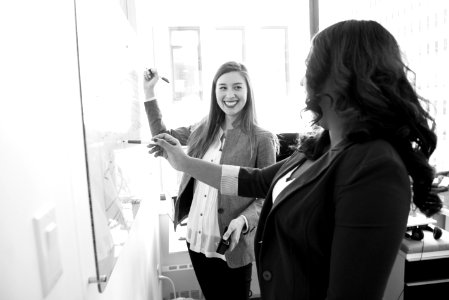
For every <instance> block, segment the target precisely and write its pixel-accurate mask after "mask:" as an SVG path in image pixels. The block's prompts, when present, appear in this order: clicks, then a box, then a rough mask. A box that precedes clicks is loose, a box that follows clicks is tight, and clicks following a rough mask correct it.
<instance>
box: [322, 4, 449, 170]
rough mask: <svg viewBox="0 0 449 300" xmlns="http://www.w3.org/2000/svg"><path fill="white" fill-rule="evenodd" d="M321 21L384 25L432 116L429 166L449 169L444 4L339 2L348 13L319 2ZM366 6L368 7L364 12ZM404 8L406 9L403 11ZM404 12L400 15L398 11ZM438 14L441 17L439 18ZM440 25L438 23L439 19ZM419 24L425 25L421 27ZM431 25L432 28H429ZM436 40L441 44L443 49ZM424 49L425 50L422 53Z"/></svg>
mask: <svg viewBox="0 0 449 300" xmlns="http://www.w3.org/2000/svg"><path fill="white" fill-rule="evenodd" d="M366 2H368V3H366ZM320 4H321V6H320V22H322V23H324V22H326V24H323V26H322V28H324V27H326V26H328V25H330V24H333V23H335V22H337V21H339V20H343V19H350V18H355V19H372V20H376V21H378V22H379V23H381V24H382V25H383V26H385V27H386V28H387V29H388V30H389V31H390V32H391V33H392V34H393V35H394V36H395V38H396V39H397V41H398V43H399V46H400V47H401V50H402V51H403V52H404V54H405V56H406V58H407V61H408V64H409V67H410V68H411V69H412V70H413V71H415V72H416V88H417V92H418V94H420V95H421V96H423V97H425V98H426V99H429V101H430V102H431V105H432V107H431V113H432V115H433V116H434V118H435V120H436V123H437V128H436V133H437V135H438V145H437V149H436V150H435V152H434V154H433V155H432V157H431V160H430V161H431V164H433V165H435V166H436V168H437V171H443V170H449V156H448V155H447V153H449V139H448V136H447V133H448V131H449V117H448V114H447V108H446V107H447V102H448V101H449V99H448V98H449V83H448V82H447V80H445V78H447V74H446V72H447V70H448V69H449V53H448V50H447V39H448V37H449V31H448V30H447V25H446V23H447V9H448V8H449V2H447V1H420V0H398V1H394V2H392V1H387V0H370V1H354V0H346V1H344V0H343V1H338V5H340V6H344V7H351V8H352V9H351V10H350V11H343V10H337V9H332V7H333V6H334V8H335V5H337V4H335V1H332V0H321V1H320ZM365 7H369V9H366V8H365ZM404 8H405V10H404ZM401 11H402V12H403V13H400V14H399V12H401ZM385 12H392V13H393V14H396V13H398V14H397V16H396V17H395V18H386V17H385V15H386V14H385ZM438 15H440V16H438ZM441 19H442V20H443V22H441V21H440V22H438V20H441ZM422 23H424V24H425V26H422ZM431 24H432V25H433V26H431ZM404 26H405V27H406V28H410V29H411V28H413V27H417V28H418V32H416V31H412V30H401V28H404ZM439 41H443V46H441V43H440V42H439ZM421 48H422V49H424V51H422V50H421Z"/></svg>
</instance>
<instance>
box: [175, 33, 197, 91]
mask: <svg viewBox="0 0 449 300" xmlns="http://www.w3.org/2000/svg"><path fill="white" fill-rule="evenodd" d="M170 46H171V52H172V65H173V78H174V82H173V93H174V99H175V100H199V99H201V80H200V78H201V77H200V73H201V61H200V44H199V29H171V30H170Z"/></svg>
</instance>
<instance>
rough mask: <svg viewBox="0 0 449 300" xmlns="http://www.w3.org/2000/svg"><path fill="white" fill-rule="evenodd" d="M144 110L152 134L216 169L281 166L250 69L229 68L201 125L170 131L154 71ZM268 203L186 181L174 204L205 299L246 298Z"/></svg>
mask: <svg viewBox="0 0 449 300" xmlns="http://www.w3.org/2000/svg"><path fill="white" fill-rule="evenodd" d="M144 77H145V81H144V88H145V96H146V100H147V101H146V102H145V109H146V112H147V116H148V121H149V123H150V128H151V133H152V134H153V136H154V135H157V134H160V133H170V134H171V135H173V136H175V137H176V138H177V139H179V141H180V142H181V143H182V144H183V145H187V147H188V149H187V154H188V155H189V156H190V157H194V158H198V159H201V160H204V161H208V162H212V163H214V164H217V166H218V165H219V164H231V165H237V166H245V167H266V166H269V165H271V164H273V163H274V162H275V157H276V145H277V142H276V136H275V135H273V134H271V133H269V132H268V131H266V130H263V129H262V128H260V127H259V126H258V125H257V122H256V115H255V110H254V95H253V91H252V88H251V82H250V79H249V76H248V71H247V69H246V67H245V66H244V65H242V64H240V63H237V62H227V63H225V64H223V65H222V66H221V67H220V68H219V69H218V71H217V73H216V74H215V76H214V78H213V81H212V94H211V101H210V110H209V114H208V116H206V117H205V118H204V119H203V120H202V121H200V122H199V123H198V124H194V125H192V126H188V127H181V128H177V129H171V130H167V128H166V126H165V124H164V123H163V122H162V115H161V112H160V110H159V106H158V104H157V100H155V97H154V86H155V84H156V82H157V80H158V79H159V76H158V74H157V71H156V70H153V69H151V70H150V71H146V72H145V74H144ZM262 203H263V199H262V198H254V197H238V196H226V195H221V194H219V193H218V191H217V189H214V188H211V187H210V186H208V185H206V184H204V183H202V182H199V181H196V180H195V179H194V178H192V177H191V176H190V175H188V174H187V173H185V174H183V177H182V179H181V183H180V187H179V192H178V196H177V198H176V202H175V219H174V223H175V229H176V226H177V225H179V224H180V223H181V222H182V221H183V220H184V219H186V218H187V217H188V222H187V236H186V239H187V246H188V250H189V255H190V259H191V261H192V265H193V268H194V270H195V274H196V276H197V279H198V282H199V284H200V287H201V290H202V292H203V294H204V295H205V297H206V299H212V300H213V299H217V300H220V299H223V300H224V299H226V300H228V299H236V300H239V299H242V300H244V299H248V298H249V294H250V283H251V273H252V262H253V261H254V259H255V257H254V246H253V245H254V234H255V231H254V229H255V227H256V226H257V224H258V220H259V214H260V210H261V207H262ZM226 228H229V229H231V230H232V231H233V234H232V237H231V239H232V240H233V241H234V244H233V247H232V248H231V249H229V250H228V251H226V252H225V253H217V247H218V245H219V242H220V240H221V236H222V234H223V233H224V232H225V231H226Z"/></svg>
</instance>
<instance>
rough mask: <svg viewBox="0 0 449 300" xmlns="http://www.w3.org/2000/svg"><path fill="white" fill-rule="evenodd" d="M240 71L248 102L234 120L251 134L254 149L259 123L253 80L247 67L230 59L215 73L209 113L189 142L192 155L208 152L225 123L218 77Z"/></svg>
mask: <svg viewBox="0 0 449 300" xmlns="http://www.w3.org/2000/svg"><path fill="white" fill-rule="evenodd" d="M230 72H239V73H240V75H242V76H243V78H244V79H245V83H246V87H247V91H248V93H247V95H246V104H245V106H244V107H243V109H242V110H241V111H240V113H239V115H238V117H237V119H236V120H235V121H234V124H233V126H234V127H236V126H237V127H239V128H240V129H241V130H242V131H243V132H244V133H246V134H248V135H249V136H250V142H251V149H253V141H254V128H255V126H256V125H257V118H256V111H255V108H254V94H253V89H252V87H251V82H250V79H249V75H248V70H247V69H246V67H245V66H244V65H243V64H241V63H238V62H234V61H230V62H226V63H224V64H223V65H221V66H220V68H219V69H218V70H217V72H216V73H215V76H214V79H213V80H212V90H211V101H210V109H209V114H208V116H207V117H205V118H204V119H203V120H202V121H201V122H200V124H199V126H198V127H197V128H196V129H195V131H194V132H193V133H192V135H191V136H190V139H189V141H188V143H187V145H188V150H187V154H188V155H190V156H192V157H197V158H201V157H203V156H204V154H205V153H206V151H207V149H209V147H210V145H211V144H212V142H213V140H214V137H215V136H216V135H217V133H218V132H219V130H220V126H221V125H222V124H223V122H224V121H225V118H226V114H225V113H224V112H223V110H222V109H221V108H220V107H219V106H218V103H217V95H216V93H215V88H216V86H217V81H218V79H219V78H220V77H221V76H222V75H223V74H226V73H230Z"/></svg>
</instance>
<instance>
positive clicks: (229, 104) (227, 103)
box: [224, 101, 238, 107]
mask: <svg viewBox="0 0 449 300" xmlns="http://www.w3.org/2000/svg"><path fill="white" fill-rule="evenodd" d="M237 102H238V101H224V104H225V105H226V106H228V107H234V106H235V105H236V104H237Z"/></svg>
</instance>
